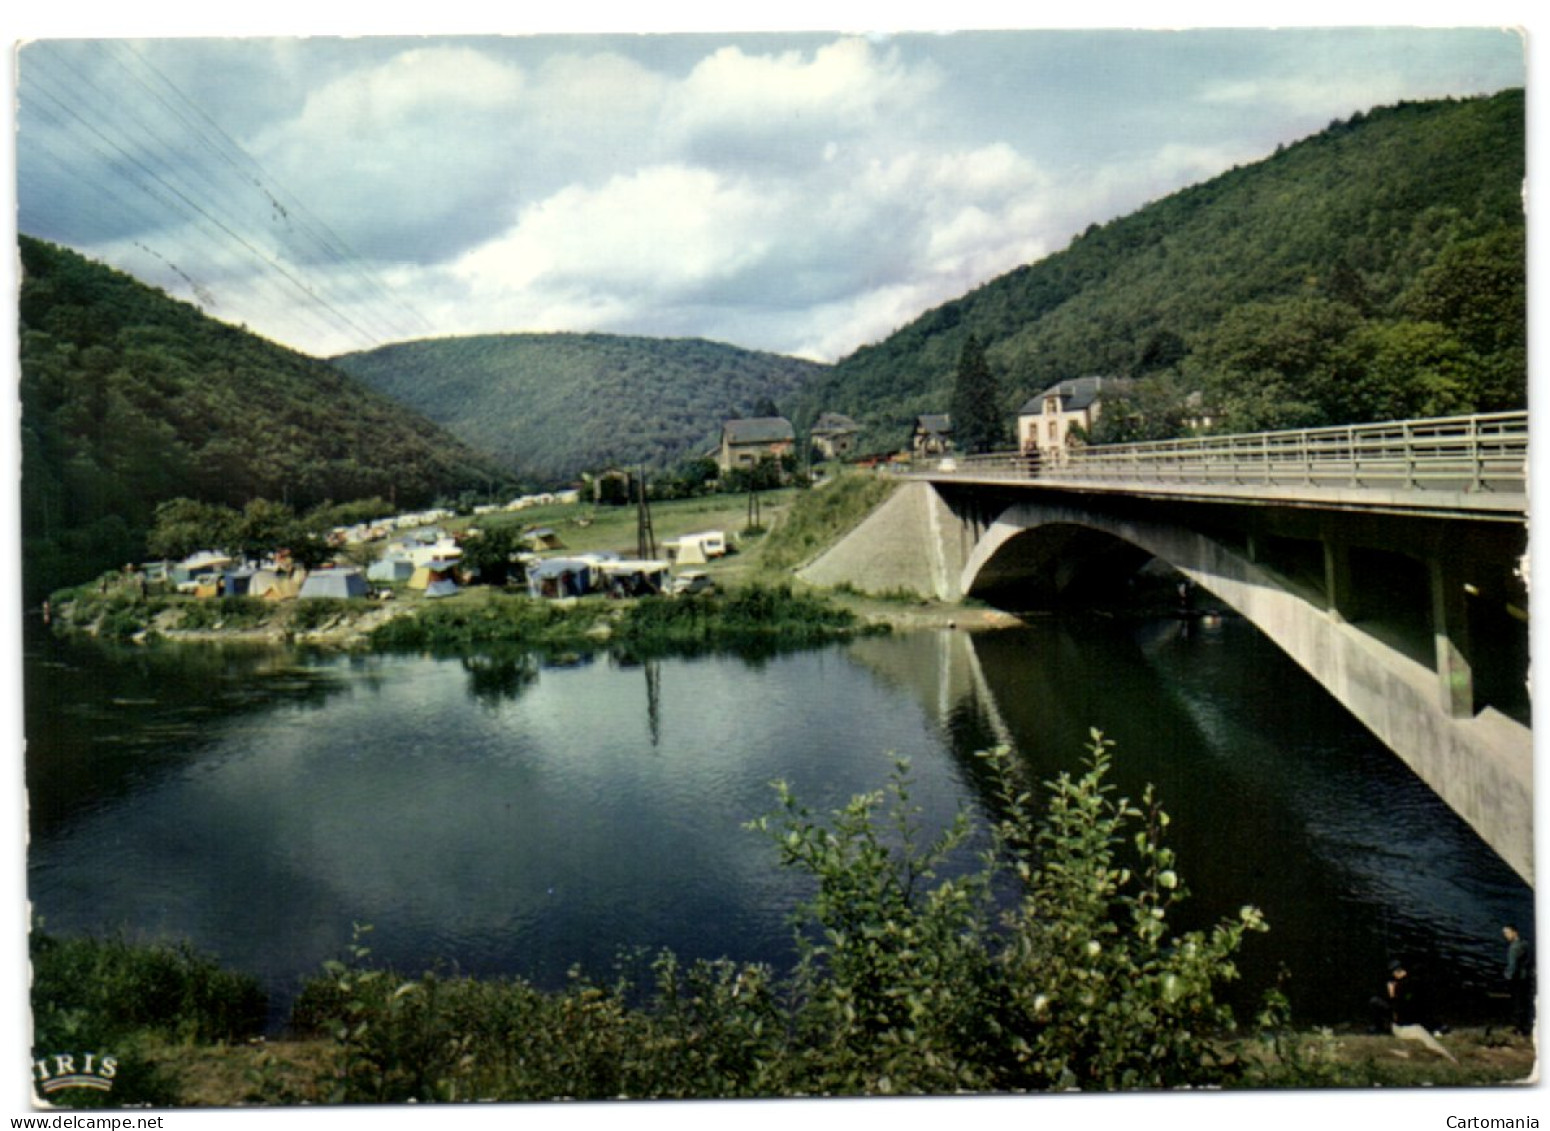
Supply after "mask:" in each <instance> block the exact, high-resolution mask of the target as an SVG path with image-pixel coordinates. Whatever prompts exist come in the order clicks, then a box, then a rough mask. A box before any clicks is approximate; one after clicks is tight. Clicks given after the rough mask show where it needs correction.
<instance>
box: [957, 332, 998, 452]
mask: <svg viewBox="0 0 1550 1131" xmlns="http://www.w3.org/2000/svg"><path fill="white" fill-rule="evenodd" d="M952 417H953V441H954V443H955V444H956V445H957V447H958V449H959V450H960V451H964V452H969V453H971V454H973V453H977V452H989V451H994V450H995V449H996V448H998V447H1000V446H1002V445H1003V444H1004V443H1005V441H1006V421H1005V420H1003V419H1002V414H1001V388H1000V383H999V382H998V381H997V380H996V377H995V374H994V373H992V372H991V369H990V362H989V360H988V359H987V358H986V357H985V347H984V346H983V345H981V344H980V340H979V337H978V336H977V335H975V334H970V335H969V339H968V341H966V342H964V343H963V352H962V353H960V354H959V355H958V376H957V378H956V380H955V381H954V383H953V398H952Z"/></svg>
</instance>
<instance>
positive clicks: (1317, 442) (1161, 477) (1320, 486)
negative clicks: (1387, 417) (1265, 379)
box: [904, 412, 1528, 520]
mask: <svg viewBox="0 0 1550 1131" xmlns="http://www.w3.org/2000/svg"><path fill="white" fill-rule="evenodd" d="M1527 467H1528V414H1527V413H1526V412H1512V413H1494V414H1490V415H1480V416H1464V417H1448V418H1443V419H1436V420H1407V421H1393V422H1388V423H1383V424H1363V425H1351V426H1346V427H1340V428H1315V429H1304V430H1301V431H1291V432H1257V433H1252V434H1246V435H1233V436H1200V437H1191V438H1189V439H1184V440H1170V441H1164V442H1160V443H1143V444H1104V445H1094V446H1092V447H1080V448H1075V449H1072V450H1070V451H1068V452H1064V453H1062V454H1061V455H1060V457H1059V458H1058V459H1056V460H1041V459H1039V458H1037V457H1030V456H1026V455H1022V454H1020V453H1016V452H998V453H993V454H990V455H982V456H969V457H966V458H960V459H954V458H947V459H940V460H935V461H930V462H928V463H922V464H918V465H915V466H912V467H910V468H909V469H908V470H907V471H905V472H904V474H907V475H911V476H918V477H921V478H925V479H930V480H933V481H938V482H959V483H981V484H987V485H989V484H995V485H998V486H1006V485H1018V486H1027V487H1033V488H1047V489H1058V490H1065V491H1100V492H1108V493H1118V494H1127V495H1132V496H1139V497H1143V498H1144V497H1157V498H1170V499H1179V498H1187V499H1196V500H1200V501H1222V502H1233V503H1238V504H1253V503H1262V504H1274V505H1279V506H1307V507H1323V508H1334V509H1341V510H1365V511H1380V512H1387V513H1401V514H1431V515H1444V516H1459V517H1464V516H1469V517H1475V518H1486V519H1492V518H1500V519H1504V520H1516V519H1521V518H1522V516H1524V515H1525V514H1526V513H1527V511H1528V495H1527Z"/></svg>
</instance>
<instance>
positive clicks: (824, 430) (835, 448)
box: [808, 412, 861, 459]
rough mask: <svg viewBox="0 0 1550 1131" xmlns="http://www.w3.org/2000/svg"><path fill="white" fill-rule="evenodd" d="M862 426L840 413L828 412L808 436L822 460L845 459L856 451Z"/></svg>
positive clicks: (819, 419)
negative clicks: (857, 438) (857, 439)
mask: <svg viewBox="0 0 1550 1131" xmlns="http://www.w3.org/2000/svg"><path fill="white" fill-rule="evenodd" d="M860 431H861V428H860V426H859V425H858V424H857V423H856V422H855V421H854V420H852V419H851V418H850V417H848V416H845V415H843V414H841V413H838V412H826V413H824V414H823V415H822V416H820V417H819V418H818V420H817V422H816V423H814V425H813V429H812V431H811V432H810V433H809V434H808V435H809V437H810V439H811V442H812V445H813V450H814V451H815V452H817V453H818V455H819V457H820V458H821V459H844V458H845V457H846V456H848V455H850V454H851V452H853V451H855V449H856V435H857V433H859V432H860Z"/></svg>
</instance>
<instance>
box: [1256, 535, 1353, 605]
mask: <svg viewBox="0 0 1550 1131" xmlns="http://www.w3.org/2000/svg"><path fill="white" fill-rule="evenodd" d="M1249 560H1250V561H1253V560H1254V559H1253V558H1252V557H1251V558H1250V559H1249ZM1324 600H1325V606H1326V609H1327V611H1328V612H1329V615H1330V619H1331V620H1334V621H1336V622H1340V621H1346V622H1350V621H1356V620H1360V619H1361V608H1360V606H1359V605H1358V603H1357V595H1356V583H1355V581H1354V579H1353V578H1352V575H1351V547H1350V546H1347V545H1345V544H1344V543H1340V542H1332V541H1330V540H1328V539H1326V540H1325V541H1324Z"/></svg>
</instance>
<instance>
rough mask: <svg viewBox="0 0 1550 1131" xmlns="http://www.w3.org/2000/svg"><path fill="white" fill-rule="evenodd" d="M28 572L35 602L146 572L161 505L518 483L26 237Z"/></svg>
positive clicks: (422, 425)
mask: <svg viewBox="0 0 1550 1131" xmlns="http://www.w3.org/2000/svg"><path fill="white" fill-rule="evenodd" d="M20 250H21V293H20V325H19V333H20V344H21V431H22V539H23V541H22V557H23V569H24V574H25V578H24V580H25V588H26V592H27V595H28V597H29V599H32V600H36V599H38V598H39V597H41V596H42V595H44V594H46V593H47V592H48V591H49V590H50V589H52V588H55V587H57V586H60V585H64V584H71V583H75V582H79V581H81V580H83V579H85V578H88V577H91V576H93V575H94V574H96V573H97V572H100V571H101V570H102V569H104V568H108V567H111V566H115V565H122V564H123V563H125V562H128V561H137V560H139V558H140V557H141V556H142V555H143V554H144V552H145V534H146V532H147V530H148V529H149V528H150V524H151V517H152V513H153V511H154V510H155V508H156V505H157V504H158V503H160V502H164V501H166V500H168V499H171V498H176V497H180V496H186V497H189V498H193V499H198V500H201V501H204V502H209V503H219V504H223V505H226V506H231V507H237V508H241V507H242V506H243V505H244V504H246V503H247V502H248V501H249V500H251V499H254V498H268V499H272V500H275V501H279V502H285V503H288V504H290V505H291V506H292V507H294V508H296V509H298V510H300V509H303V508H308V507H314V506H317V505H320V504H322V503H324V502H327V501H334V502H344V501H347V500H352V499H358V498H367V497H371V496H380V497H381V498H384V499H392V500H395V501H396V502H397V503H398V504H400V505H402V506H419V505H424V504H428V503H430V502H432V501H433V500H435V499H437V498H438V497H446V496H455V495H456V494H457V493H459V492H461V491H463V490H468V489H478V490H485V489H488V488H489V487H490V486H491V485H492V484H493V483H496V482H499V481H500V480H502V479H505V478H507V475H506V473H505V472H504V471H502V470H501V469H500V468H498V467H497V466H496V465H494V464H493V463H492V462H491V461H490V460H488V459H487V458H485V457H484V456H482V455H480V454H477V453H475V452H474V451H473V450H472V449H470V448H468V447H466V446H465V445H463V444H462V443H460V442H458V441H457V440H455V439H453V438H452V437H451V436H450V435H448V434H447V433H446V432H444V431H443V430H442V429H440V428H438V427H437V426H435V425H433V424H431V423H430V422H429V421H428V420H425V419H424V418H423V417H420V416H417V415H416V414H414V413H413V412H411V411H409V410H408V409H406V408H404V407H403V406H402V405H399V404H397V403H395V402H394V401H392V400H390V399H389V398H387V397H385V396H383V395H381V394H380V393H377V392H375V391H373V390H371V389H368V388H366V387H365V386H363V385H362V384H361V383H360V382H359V381H356V380H355V379H354V378H352V377H349V376H347V375H346V374H344V373H342V372H341V371H340V370H338V369H336V368H334V367H333V366H331V365H328V364H327V363H325V362H322V361H318V360H316V359H314V358H309V357H306V356H304V355H302V354H299V353H296V352H294V351H292V350H289V349H285V348H283V347H281V346H278V345H275V344H274V343H272V342H269V341H266V340H264V339H262V338H259V337H256V336H254V335H252V334H250V333H247V332H245V331H243V330H240V329H237V328H234V327H232V326H227V325H225V324H223V323H220V322H217V321H215V320H213V319H211V318H207V317H206V316H205V315H203V314H201V313H200V312H199V311H198V310H197V309H195V308H194V307H192V306H189V305H187V304H185V303H181V302H176V301H174V300H172V299H171V298H169V297H167V296H166V295H165V294H163V293H162V292H161V291H158V290H154V289H152V288H150V287H147V286H145V285H143V284H141V283H139V282H136V281H135V280H134V279H131V278H130V277H128V276H127V275H123V274H121V273H119V272H117V271H114V270H112V269H110V268H108V267H105V266H103V265H101V264H98V263H93V262H91V261H89V260H87V259H85V258H83V257H82V256H80V255H78V254H76V253H75V252H73V251H69V250H67V249H64V248H60V247H56V246H53V245H51V244H47V243H43V242H41V241H38V240H34V239H31V238H29V237H26V236H22V237H21V238H20Z"/></svg>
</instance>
